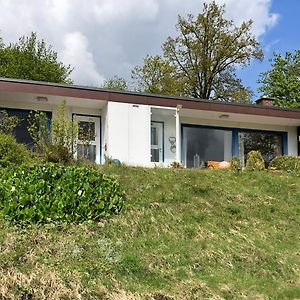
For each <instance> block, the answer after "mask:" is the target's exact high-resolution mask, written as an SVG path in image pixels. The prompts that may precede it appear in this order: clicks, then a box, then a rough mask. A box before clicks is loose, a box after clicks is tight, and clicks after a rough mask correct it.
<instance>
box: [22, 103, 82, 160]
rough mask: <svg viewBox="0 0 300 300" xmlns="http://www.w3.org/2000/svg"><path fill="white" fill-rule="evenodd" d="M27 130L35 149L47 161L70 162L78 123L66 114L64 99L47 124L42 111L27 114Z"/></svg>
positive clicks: (74, 149) (74, 148)
mask: <svg viewBox="0 0 300 300" xmlns="http://www.w3.org/2000/svg"><path fill="white" fill-rule="evenodd" d="M28 132H29V134H30V135H31V137H32V139H33V141H34V144H35V150H36V151H37V152H38V153H39V154H40V155H41V156H42V157H44V158H45V159H46V161H49V162H60V163H71V162H72V161H73V158H74V155H75V152H76V139H77V133H78V124H77V123H76V122H74V121H73V120H72V118H69V117H67V116H66V101H65V100H64V101H63V103H62V104H61V105H60V106H59V107H58V109H57V111H56V112H55V113H54V118H53V119H52V126H51V128H50V126H49V124H48V118H47V115H46V114H45V113H44V112H32V113H31V114H30V116H29V128H28Z"/></svg>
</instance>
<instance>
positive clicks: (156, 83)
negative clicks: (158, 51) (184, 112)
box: [131, 55, 184, 96]
mask: <svg viewBox="0 0 300 300" xmlns="http://www.w3.org/2000/svg"><path fill="white" fill-rule="evenodd" d="M131 77H132V79H133V80H135V82H136V85H137V86H136V89H137V90H138V91H142V92H146V93H152V94H162V95H171V96H183V95H184V82H183V81H182V79H181V78H180V77H179V76H177V74H176V68H175V67H174V66H172V65H171V64H170V63H169V62H168V61H166V60H164V59H163V58H162V57H160V56H159V55H155V56H149V55H148V56H147V57H146V58H145V59H144V64H143V66H136V67H135V68H134V69H133V70H132V74H131Z"/></svg>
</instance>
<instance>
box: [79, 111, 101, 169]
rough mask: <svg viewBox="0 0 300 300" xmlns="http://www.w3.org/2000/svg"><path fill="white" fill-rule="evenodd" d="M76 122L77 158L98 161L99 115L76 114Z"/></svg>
mask: <svg viewBox="0 0 300 300" xmlns="http://www.w3.org/2000/svg"><path fill="white" fill-rule="evenodd" d="M76 121H77V122H78V137H77V158H80V157H83V158H86V159H88V160H90V161H92V162H96V163H98V164H99V163H100V117H89V116H76Z"/></svg>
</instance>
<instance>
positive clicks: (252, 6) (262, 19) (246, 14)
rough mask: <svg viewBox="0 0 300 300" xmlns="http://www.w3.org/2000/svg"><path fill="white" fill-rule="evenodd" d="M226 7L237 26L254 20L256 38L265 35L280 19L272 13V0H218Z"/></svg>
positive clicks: (228, 14) (227, 13) (227, 12)
mask: <svg viewBox="0 0 300 300" xmlns="http://www.w3.org/2000/svg"><path fill="white" fill-rule="evenodd" d="M217 2H218V3H220V4H225V5H226V15H227V16H228V17H229V18H230V19H233V20H234V21H235V22H236V24H237V25H239V24H241V23H242V22H243V21H245V20H250V19H251V20H253V21H254V23H253V30H252V32H253V33H254V34H255V35H256V36H260V35H262V34H264V33H265V32H266V31H267V30H268V29H269V28H270V27H272V26H274V25H275V24H276V23H277V21H278V18H279V15H278V14H276V13H270V6H271V0H252V1H249V0H217Z"/></svg>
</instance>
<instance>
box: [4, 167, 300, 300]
mask: <svg viewBox="0 0 300 300" xmlns="http://www.w3.org/2000/svg"><path fill="white" fill-rule="evenodd" d="M104 168H105V172H107V173H110V174H115V175H116V176H118V177H119V180H120V181H121V183H122V185H123V188H124V189H125V190H126V193H127V195H128V199H127V201H126V207H125V208H124V210H123V211H122V213H121V214H120V215H119V216H115V217H113V218H112V219H110V220H107V221H103V222H101V223H97V224H95V223H88V224H80V225H67V224H63V225H46V226H32V227H30V228H18V227H15V226H12V225H9V224H7V223H5V222H3V221H0V299H1V300H8V299H23V300H26V299H156V300H168V299H300V238H299V237H300V175H295V174H294V175H293V174H287V173H271V172H245V173H234V172H229V171H201V170H170V169H168V170H167V169H141V168H128V167H124V166H106V167H104Z"/></svg>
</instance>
